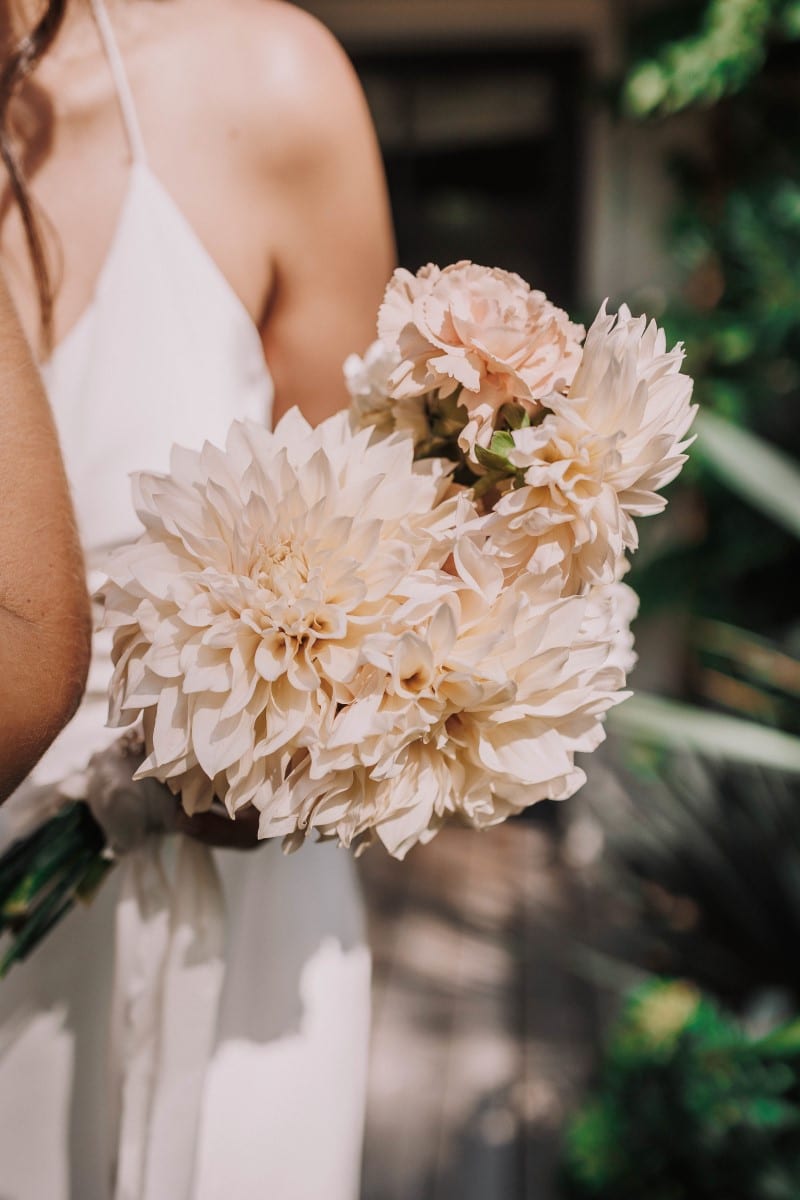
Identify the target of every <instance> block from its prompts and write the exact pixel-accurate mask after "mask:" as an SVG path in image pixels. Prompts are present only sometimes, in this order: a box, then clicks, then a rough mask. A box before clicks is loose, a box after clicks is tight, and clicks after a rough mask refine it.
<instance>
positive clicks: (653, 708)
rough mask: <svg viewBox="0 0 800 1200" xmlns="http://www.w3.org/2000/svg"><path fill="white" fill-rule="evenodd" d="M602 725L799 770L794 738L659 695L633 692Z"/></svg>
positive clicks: (638, 737)
mask: <svg viewBox="0 0 800 1200" xmlns="http://www.w3.org/2000/svg"><path fill="white" fill-rule="evenodd" d="M608 727H609V729H610V730H613V731H614V733H617V734H619V735H621V736H623V737H627V738H629V739H631V740H632V741H636V742H644V743H647V744H649V745H655V746H660V747H665V748H670V749H678V750H695V751H698V752H700V753H701V754H705V755H707V756H708V757H709V758H721V759H725V760H728V761H731V762H743V763H755V764H758V765H760V766H765V767H772V768H774V769H775V770H780V771H786V772H789V773H791V774H797V775H800V737H794V736H793V735H792V734H789V733H783V732H781V731H780V730H778V729H769V728H767V727H766V726H765V725H758V724H756V722H755V721H745V720H742V719H741V718H740V717H728V716H725V715H723V714H722V713H715V712H707V711H706V710H705V709H702V708H696V707H694V706H693V705H690V704H680V703H678V702H677V701H675V700H665V699H663V698H662V697H660V696H649V695H645V694H643V693H637V695H635V696H634V697H633V699H631V700H627V701H626V702H625V704H623V705H621V706H620V707H619V708H616V709H613V710H612V712H611V713H610V714H609V717H608Z"/></svg>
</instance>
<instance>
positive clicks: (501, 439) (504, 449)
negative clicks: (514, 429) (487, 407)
mask: <svg viewBox="0 0 800 1200" xmlns="http://www.w3.org/2000/svg"><path fill="white" fill-rule="evenodd" d="M489 449H490V450H491V451H492V453H493V454H497V455H499V456H500V458H503V459H505V458H507V457H508V452H509V450H513V449H514V439H513V437H512V436H511V434H510V433H507V432H506V431H505V430H504V429H498V430H497V432H496V433H493V434H492V440H491V442H490V444H489Z"/></svg>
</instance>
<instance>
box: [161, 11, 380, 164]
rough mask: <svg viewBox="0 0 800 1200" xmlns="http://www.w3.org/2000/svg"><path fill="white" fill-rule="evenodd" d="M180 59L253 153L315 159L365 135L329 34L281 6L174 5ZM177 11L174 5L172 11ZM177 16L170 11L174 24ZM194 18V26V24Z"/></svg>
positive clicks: (363, 118) (364, 119)
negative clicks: (181, 20) (180, 21)
mask: <svg viewBox="0 0 800 1200" xmlns="http://www.w3.org/2000/svg"><path fill="white" fill-rule="evenodd" d="M181 6H182V8H183V10H184V14H185V16H186V17H188V15H189V13H191V14H192V17H191V29H190V28H189V22H188V21H187V23H186V24H185V25H184V30H185V33H186V43H185V44H186V53H187V55H189V56H190V57H191V58H193V59H194V60H195V65H196V68H197V70H198V72H199V73H200V74H201V76H202V78H204V80H205V81H207V82H208V83H210V84H211V86H210V87H209V88H207V94H208V102H209V105H213V107H214V110H215V112H216V113H217V114H219V113H221V112H224V113H225V114H226V116H227V118H228V120H229V122H231V123H232V124H233V125H235V127H236V129H237V130H238V131H239V132H240V134H241V133H243V134H245V135H246V139H247V141H248V143H250V144H251V145H252V146H253V148H254V149H256V150H266V149H269V152H270V154H271V155H280V156H286V155H289V156H290V157H292V158H293V159H297V160H298V161H299V160H301V159H302V158H303V157H304V155H305V154H308V153H309V152H310V154H311V155H312V156H313V157H314V159H315V160H316V159H318V156H319V150H320V148H321V147H322V146H324V145H328V144H330V141H331V138H333V140H334V142H336V143H337V144H339V145H341V141H342V139H343V138H344V139H345V140H346V139H347V138H348V137H356V138H358V137H359V136H363V134H364V133H365V131H366V130H368V129H369V118H368V115H367V110H366V104H365V101H364V98H363V95H362V92H361V87H360V85H359V82H358V79H357V76H356V74H355V71H354V70H353V68H352V66H351V64H350V61H349V59H348V57H347V55H346V54H345V52H344V50H343V49H342V47H341V46H340V44H339V42H338V41H337V40H336V38H335V37H334V36H333V34H332V33H331V32H330V31H329V30H328V29H327V28H326V27H325V26H324V25H323V24H322V23H321V22H320V21H318V20H317V19H316V18H315V17H313V16H312V15H311V14H310V13H308V12H306V11H304V10H303V9H300V8H298V7H296V5H294V4H291V3H288V2H287V0H181ZM176 9H177V5H176ZM177 16H178V14H177V12H176V17H177ZM198 18H200V19H198Z"/></svg>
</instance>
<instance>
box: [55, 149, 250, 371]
mask: <svg viewBox="0 0 800 1200" xmlns="http://www.w3.org/2000/svg"><path fill="white" fill-rule="evenodd" d="M141 182H146V183H147V184H148V185H150V186H151V187H152V188H153V189H154V191H155V194H156V195H157V196H158V197H159V199H160V201H161V203H163V204H164V205H165V206H166V207H167V208H168V209H169V211H170V213H171V214H172V216H173V217H174V218H175V219H176V220H177V221H178V223H179V225H180V226H181V228H182V229H183V231H184V234H185V235H186V236H187V237H188V238H189V240H190V243H191V244H192V246H193V247H194V250H195V251H196V253H197V254H198V255H199V256H200V258H201V259H202V260H203V261H204V262H205V263H206V265H207V266H208V268H209V269H210V270H211V272H212V275H213V277H214V278H215V279H216V281H217V283H218V285H219V286H220V287H221V288H222V290H223V292H224V293H225V294H226V295H227V296H228V297H229V299H230V301H231V303H232V306H233V309H234V311H237V312H238V314H239V317H240V318H241V319H242V320H243V321H244V323H245V325H246V327H247V328H248V330H249V332H250V335H251V337H252V338H253V339H254V343H257V345H258V349H259V353H260V354H261V356H262V358H263V343H262V340H261V333H260V331H259V329H258V327H257V325H256V323H255V321H254V320H253V317H252V316H251V314H250V312H249V310H248V309H247V306H246V305H245V303H244V301H243V300H242V298H241V296H240V295H239V294H238V292H237V291H236V289H235V288H234V287H233V284H232V283H231V282H230V280H229V279H228V277H227V276H226V274H225V272H224V271H223V270H222V268H221V267H220V265H219V263H218V262H217V261H216V259H215V258H214V256H213V255H212V254H211V252H210V251H209V250H208V249H207V248H206V246H205V245H204V243H203V241H202V239H201V237H200V235H199V234H198V233H197V230H196V229H195V228H194V226H193V225H192V223H191V221H190V220H189V218H188V217H187V216H186V214H185V213H184V212H183V210H182V209H181V207H180V205H179V204H178V203H177V201H176V200H175V199H174V197H173V196H172V195H171V194H170V192H169V191H168V189H167V188H166V187H165V186H164V184H163V183H162V182H161V180H160V179H159V178H158V176H157V175H156V174H154V172H153V171H152V170H151V169H150V167H149V165H148V163H147V160H146V159H139V158H136V159H134V160H133V161H132V162H131V164H130V169H129V176H128V182H127V185H126V188H125V194H124V196H123V199H122V204H121V206H120V209H119V215H118V216H117V220H116V224H115V226H114V232H113V233H112V235H111V241H110V243H109V246H108V250H107V251H106V254H105V258H104V259H103V263H102V266H101V267H100V270H99V271H98V274H97V277H96V279H95V281H94V284H93V286H92V290H91V295H90V297H89V300H88V301H87V303H86V305H85V307H84V308H83V309H82V310H81V313H80V315H79V316H78V317H77V318H76V319H75V321H74V322H73V323H72V325H70V327H69V329H68V330H67V332H66V333H65V334H64V336H63V337H61V338H59V340H58V342H57V343H56V345H55V346H54V347H53V349H52V351H51V352H50V354H49V355H48V356H47V358H46V359H44V360H43V361H42V362H41V363H40V367H41V369H42V370H43V371H45V372H47V371H50V370H52V369H53V368H54V366H55V364H56V363H57V361H58V360H59V358H61V357H62V355H63V354H64V352H65V351H66V350H67V349H68V348H69V346H70V345H71V344H72V343H73V342H74V341H75V340H76V339H77V337H78V336H79V334H80V332H81V330H82V329H83V328H84V327H85V326H86V325H88V323H89V322H90V321H91V319H92V317H93V315H94V313H95V310H96V308H97V305H98V302H99V300H100V296H101V294H102V292H103V290H104V288H105V287H106V281H107V279H108V277H109V275H110V273H111V270H112V267H113V265H114V261H115V259H116V256H117V254H118V253H119V246H120V244H121V243H122V240H123V237H124V235H125V232H126V229H127V225H128V222H129V220H130V212H131V209H132V207H133V202H134V199H135V197H136V193H137V190H138V188H139V185H140V183H141ZM264 369H265V373H266V374H269V368H268V367H267V364H266V361H265V362H264Z"/></svg>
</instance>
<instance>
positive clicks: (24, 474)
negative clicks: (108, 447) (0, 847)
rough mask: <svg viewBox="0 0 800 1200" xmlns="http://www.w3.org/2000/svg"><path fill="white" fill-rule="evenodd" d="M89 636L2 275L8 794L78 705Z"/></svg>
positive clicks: (35, 390)
mask: <svg viewBox="0 0 800 1200" xmlns="http://www.w3.org/2000/svg"><path fill="white" fill-rule="evenodd" d="M90 634H91V626H90V618H89V603H88V599H87V596H86V586H85V580H84V572H83V563H82V559H81V552H80V547H79V544H78V538H77V534H76V530H75V523H74V519H73V515H72V508H71V505H70V499H69V492H68V488H67V482H66V478H65V476H64V468H63V466H62V463H61V457H60V454H59V450H58V441H57V438H56V432H55V428H54V425H53V419H52V416H51V414H50V409H49V407H48V404H47V400H46V397H45V395H44V390H43V387H42V383H41V380H40V378H39V375H38V372H37V370H36V367H35V366H34V363H33V360H32V358H31V354H30V350H29V348H28V345H27V343H26V341H25V337H24V335H23V333H22V330H21V328H20V325H19V321H18V319H17V315H16V312H15V310H14V307H13V304H12V302H11V299H10V297H9V294H8V291H7V289H6V286H5V281H4V279H3V278H2V276H1V275H0V800H4V799H5V798H6V797H7V796H8V795H9V794H10V793H11V792H12V791H13V790H14V788H15V787H16V786H17V784H18V783H20V782H21V780H22V779H23V778H24V777H25V775H27V773H28V772H29V771H30V769H31V768H32V767H33V765H34V764H35V763H36V761H37V760H38V759H39V757H40V756H41V755H42V754H43V753H44V751H45V750H46V749H47V747H48V746H49V744H50V742H51V741H52V740H53V738H54V737H55V736H56V734H57V733H58V732H59V730H60V729H61V728H62V726H64V725H65V724H66V723H67V721H68V720H69V719H70V717H71V716H72V714H73V713H74V711H75V709H76V707H77V705H78V703H79V701H80V698H81V695H82V693H83V688H84V684H85V681H86V672H87V669H88V664H89V651H90Z"/></svg>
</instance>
